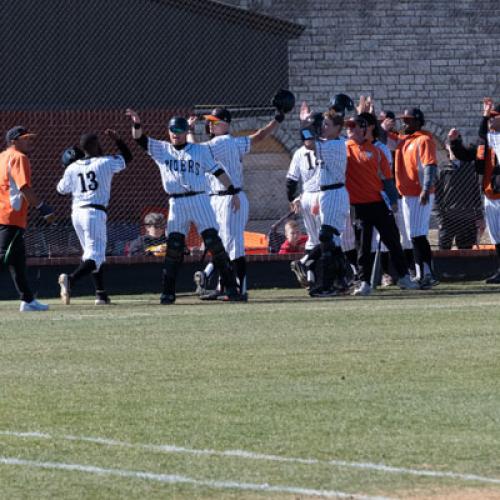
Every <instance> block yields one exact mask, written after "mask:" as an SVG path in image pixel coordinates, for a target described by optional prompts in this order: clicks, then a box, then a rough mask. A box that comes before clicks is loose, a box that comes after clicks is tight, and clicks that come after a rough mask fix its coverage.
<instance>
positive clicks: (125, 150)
mask: <svg viewBox="0 0 500 500" xmlns="http://www.w3.org/2000/svg"><path fill="white" fill-rule="evenodd" d="M115 142H116V147H117V148H118V149H119V150H120V153H121V154H122V156H123V159H124V160H125V163H128V162H129V161H130V160H132V153H131V152H130V149H129V147H128V146H127V145H126V144H125V141H123V140H122V139H117V140H116V141H115Z"/></svg>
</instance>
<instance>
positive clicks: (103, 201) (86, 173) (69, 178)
mask: <svg viewBox="0 0 500 500" xmlns="http://www.w3.org/2000/svg"><path fill="white" fill-rule="evenodd" d="M124 168H125V160H124V159H123V156H121V155H113V156H97V157H93V158H83V159H82V160H77V161H75V162H73V163H72V164H71V165H69V166H68V168H66V170H65V171H64V175H63V178H62V179H61V180H60V181H59V183H58V184H57V192H58V193H60V194H71V195H72V196H73V208H78V207H81V206H82V205H88V204H89V203H91V204H94V205H102V206H104V207H107V206H108V204H109V198H110V196H111V180H112V178H113V175H114V174H116V173H118V172H121V171H122V170H123V169H124Z"/></svg>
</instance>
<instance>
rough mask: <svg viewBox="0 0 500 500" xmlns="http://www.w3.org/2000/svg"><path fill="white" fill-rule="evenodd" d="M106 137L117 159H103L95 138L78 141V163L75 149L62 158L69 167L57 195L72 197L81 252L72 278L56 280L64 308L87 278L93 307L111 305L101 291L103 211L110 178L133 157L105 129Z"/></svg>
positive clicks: (104, 231)
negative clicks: (92, 291)
mask: <svg viewBox="0 0 500 500" xmlns="http://www.w3.org/2000/svg"><path fill="white" fill-rule="evenodd" d="M105 133H106V135H108V136H109V137H111V138H112V139H114V141H115V142H116V145H117V147H118V149H119V150H120V152H121V154H120V155H104V154H103V151H102V148H101V145H100V143H99V139H98V137H97V136H96V135H95V134H85V135H83V136H82V138H81V140H80V146H81V148H82V150H83V153H84V154H85V157H84V158H80V159H78V158H79V157H80V156H81V154H80V151H78V149H76V148H74V149H73V150H66V151H65V153H64V155H63V164H68V165H69V166H67V168H66V170H65V172H64V175H63V177H62V179H61V180H60V181H59V183H58V185H57V192H58V193H59V194H63V195H65V194H71V195H72V196H73V204H72V214H71V220H72V222H73V227H74V228H75V231H76V234H77V236H78V239H79V241H80V245H81V246H82V249H83V255H82V262H81V264H80V265H79V266H78V267H77V269H75V271H74V272H72V273H71V274H61V275H60V276H59V285H60V289H61V299H62V301H63V303H64V304H66V305H68V304H69V303H70V297H71V289H72V288H73V286H74V285H75V283H76V282H77V281H78V280H80V279H81V278H82V277H84V276H86V275H88V274H90V275H91V276H92V280H93V282H94V286H95V293H96V298H95V304H96V305H105V304H109V303H110V300H109V297H108V294H107V293H106V290H105V289H104V283H103V270H102V265H103V263H104V261H105V260H106V243H107V231H106V220H107V215H106V211H107V207H108V204H109V198H110V195H111V181H112V178H113V175H114V174H116V173H118V172H121V171H122V170H123V169H124V168H125V165H126V163H128V162H129V161H130V160H131V159H132V154H131V153H130V150H129V149H128V147H127V145H126V144H125V143H124V142H123V141H122V140H121V139H120V138H119V137H118V135H117V133H116V132H115V131H114V130H109V129H108V130H106V132H105ZM72 155H73V156H72ZM72 160H75V161H72Z"/></svg>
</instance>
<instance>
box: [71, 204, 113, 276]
mask: <svg viewBox="0 0 500 500" xmlns="http://www.w3.org/2000/svg"><path fill="white" fill-rule="evenodd" d="M71 220H72V222H73V227H74V228H75V231H76V235H77V236H78V240H79V241H80V245H81V247H82V250H83V255H82V260H83V261H85V260H93V261H94V262H95V265H96V269H97V270H99V268H100V267H101V265H102V264H103V263H104V262H105V261H106V244H107V241H108V237H107V231H106V221H107V215H106V212H104V211H103V210H99V209H96V208H74V209H73V212H72V214H71Z"/></svg>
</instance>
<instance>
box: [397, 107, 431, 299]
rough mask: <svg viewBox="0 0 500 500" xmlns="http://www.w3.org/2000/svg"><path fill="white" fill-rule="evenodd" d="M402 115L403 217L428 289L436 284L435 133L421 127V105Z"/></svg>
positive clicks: (399, 177) (399, 171) (418, 271)
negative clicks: (432, 230) (432, 227)
mask: <svg viewBox="0 0 500 500" xmlns="http://www.w3.org/2000/svg"><path fill="white" fill-rule="evenodd" d="M400 118H401V119H402V120H403V122H404V124H405V126H404V135H402V136H399V137H400V142H399V144H398V146H397V147H396V150H395V177H396V186H397V188H398V191H399V192H400V193H401V195H402V196H403V198H402V206H403V217H404V219H405V226H406V230H407V233H408V237H409V238H410V239H411V241H412V243H413V252H414V254H415V271H416V279H417V280H418V282H419V283H420V287H421V288H422V289H429V288H432V286H433V285H436V284H437V280H436V279H435V278H434V277H433V275H432V252H431V247H430V244H429V240H428V239H427V234H428V232H429V221H430V216H431V210H432V206H433V204H434V194H433V193H434V183H435V179H436V175H437V156H436V144H435V142H434V139H433V138H432V134H431V133H430V132H426V131H424V130H422V127H423V126H424V125H425V119H424V114H423V113H422V111H421V110H420V109H418V108H412V109H407V110H405V111H404V114H403V115H402V116H400Z"/></svg>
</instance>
